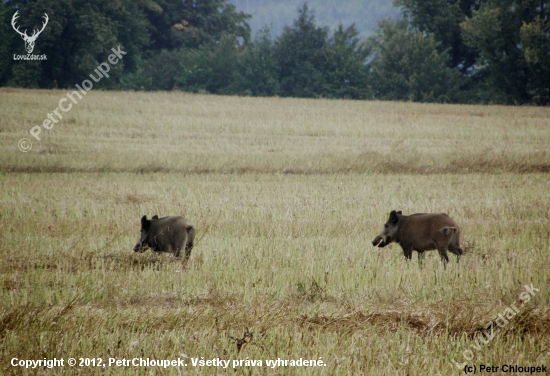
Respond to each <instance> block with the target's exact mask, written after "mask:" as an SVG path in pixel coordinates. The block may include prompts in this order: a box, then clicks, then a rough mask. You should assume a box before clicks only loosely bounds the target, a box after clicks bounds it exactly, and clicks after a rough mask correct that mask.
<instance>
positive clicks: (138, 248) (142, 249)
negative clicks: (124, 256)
mask: <svg viewBox="0 0 550 376" xmlns="http://www.w3.org/2000/svg"><path fill="white" fill-rule="evenodd" d="M134 252H139V253H143V252H145V247H144V246H143V243H142V242H137V243H136V245H135V246H134Z"/></svg>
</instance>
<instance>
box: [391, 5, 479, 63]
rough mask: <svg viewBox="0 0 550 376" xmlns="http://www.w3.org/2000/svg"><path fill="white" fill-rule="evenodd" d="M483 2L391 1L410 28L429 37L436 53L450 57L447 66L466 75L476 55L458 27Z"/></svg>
mask: <svg viewBox="0 0 550 376" xmlns="http://www.w3.org/2000/svg"><path fill="white" fill-rule="evenodd" d="M481 2H482V0H394V4H395V5H396V6H398V7H401V9H402V11H403V15H404V17H405V18H406V19H407V20H408V21H409V23H410V25H411V26H412V27H413V28H414V29H416V30H418V31H420V32H422V33H427V34H432V35H433V37H434V39H435V41H436V42H437V49H438V51H439V52H444V51H447V52H448V53H449V55H450V59H449V61H448V64H449V66H451V67H454V68H457V69H459V70H460V71H461V72H468V71H469V69H470V68H471V67H472V66H473V65H474V63H475V60H476V58H477V53H476V51H475V50H474V49H472V48H470V47H469V46H468V45H467V44H465V43H464V40H463V37H462V30H461V28H460V24H461V23H462V22H463V21H464V20H466V19H467V18H469V17H471V16H472V12H473V11H475V10H477V9H478V8H479V6H480V4H481Z"/></svg>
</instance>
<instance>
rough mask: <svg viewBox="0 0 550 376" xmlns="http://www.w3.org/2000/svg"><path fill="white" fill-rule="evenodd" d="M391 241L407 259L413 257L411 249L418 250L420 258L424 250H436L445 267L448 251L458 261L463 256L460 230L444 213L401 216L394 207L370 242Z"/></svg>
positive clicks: (380, 243)
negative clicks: (379, 231)
mask: <svg viewBox="0 0 550 376" xmlns="http://www.w3.org/2000/svg"><path fill="white" fill-rule="evenodd" d="M393 242H396V243H398V244H399V245H400V246H401V248H402V249H403V254H404V255H405V257H406V258H407V259H408V260H410V259H411V257H412V251H417V252H418V259H419V260H421V259H422V258H423V257H422V256H423V254H424V252H425V251H431V250H434V249H437V251H438V252H439V255H440V256H441V258H442V259H443V262H444V265H445V266H446V264H447V262H449V257H448V256H447V250H449V251H450V252H451V253H454V254H455V255H456V256H457V262H458V260H459V257H460V255H462V248H461V247H460V229H459V227H458V225H457V224H456V223H455V221H453V220H452V219H451V218H450V217H449V216H448V215H447V214H445V213H440V214H430V213H418V214H412V215H403V214H402V213H401V211H398V212H396V211H395V210H393V211H392V212H391V213H390V218H389V219H388V221H387V222H386V224H384V229H383V230H382V232H381V233H380V234H379V235H378V236H377V237H376V238H374V240H373V241H372V245H374V246H378V247H385V246H387V245H388V244H390V243H393Z"/></svg>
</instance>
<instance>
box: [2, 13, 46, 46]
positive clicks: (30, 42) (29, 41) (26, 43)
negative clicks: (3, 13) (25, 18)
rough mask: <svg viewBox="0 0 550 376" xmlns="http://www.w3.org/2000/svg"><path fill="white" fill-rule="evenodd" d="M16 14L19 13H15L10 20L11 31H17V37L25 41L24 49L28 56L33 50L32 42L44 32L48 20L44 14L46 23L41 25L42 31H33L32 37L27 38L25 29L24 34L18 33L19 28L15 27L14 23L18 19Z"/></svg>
mask: <svg viewBox="0 0 550 376" xmlns="http://www.w3.org/2000/svg"><path fill="white" fill-rule="evenodd" d="M17 13H19V11H17V12H15V14H14V15H13V17H12V18H11V26H12V27H13V30H15V31H17V33H18V34H19V35H21V38H23V40H24V41H25V49H26V50H27V52H28V53H29V54H31V53H32V51H33V50H34V42H35V41H36V38H38V36H39V35H40V33H42V32H43V31H44V29H45V28H46V25H47V24H48V20H49V18H48V15H47V14H46V13H44V16H43V17H44V19H45V20H46V22H44V23H43V24H42V29H40V31H38V30H34V31H33V33H32V35H31V36H30V37H29V36H28V35H27V30H26V29H25V32H23V33H22V32H20V31H19V26H17V27H15V21H16V20H17V18H18V17H19V16H18V15H17Z"/></svg>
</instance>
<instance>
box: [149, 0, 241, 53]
mask: <svg viewBox="0 0 550 376" xmlns="http://www.w3.org/2000/svg"><path fill="white" fill-rule="evenodd" d="M156 4H157V5H158V6H159V8H160V9H161V11H160V12H159V11H157V9H150V10H147V11H146V13H147V16H148V18H149V21H150V23H151V25H152V33H151V44H150V46H149V48H148V49H149V50H150V51H153V52H158V51H160V50H163V49H168V50H174V49H178V48H180V47H184V48H190V49H196V48H199V47H200V46H202V45H204V44H210V45H212V44H216V43H219V42H220V41H221V39H222V37H224V36H225V37H227V36H232V37H234V38H235V39H237V40H238V41H239V42H240V43H247V42H248V41H249V40H250V26H249V25H248V23H247V22H246V20H247V19H249V18H250V16H249V15H246V14H245V13H243V12H237V10H236V8H235V6H233V5H232V4H229V3H227V2H226V0H179V1H177V0H156Z"/></svg>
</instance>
